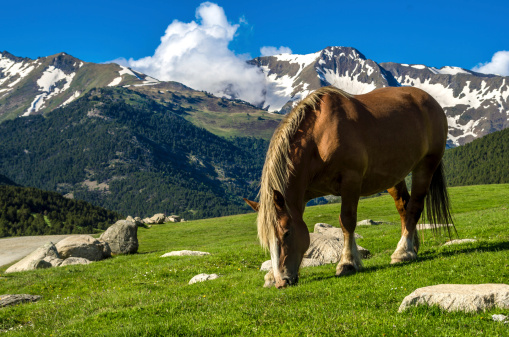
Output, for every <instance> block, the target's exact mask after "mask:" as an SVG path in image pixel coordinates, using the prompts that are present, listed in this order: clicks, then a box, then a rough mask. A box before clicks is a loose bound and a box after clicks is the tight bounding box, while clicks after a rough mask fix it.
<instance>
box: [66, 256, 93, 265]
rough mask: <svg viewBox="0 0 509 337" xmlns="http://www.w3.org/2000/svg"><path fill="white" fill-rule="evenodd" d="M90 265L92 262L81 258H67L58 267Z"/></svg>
mask: <svg viewBox="0 0 509 337" xmlns="http://www.w3.org/2000/svg"><path fill="white" fill-rule="evenodd" d="M90 263H92V261H90V260H87V259H85V258H83V257H69V258H67V259H65V260H64V261H63V262H62V263H61V264H60V267H65V266H71V265H75V264H90Z"/></svg>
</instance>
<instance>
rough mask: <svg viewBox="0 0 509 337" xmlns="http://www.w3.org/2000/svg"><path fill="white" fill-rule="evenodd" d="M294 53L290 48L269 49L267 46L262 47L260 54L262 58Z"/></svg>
mask: <svg viewBox="0 0 509 337" xmlns="http://www.w3.org/2000/svg"><path fill="white" fill-rule="evenodd" d="M291 53H292V50H291V49H290V48H288V47H283V46H281V47H279V48H276V47H268V46H265V47H261V48H260V54H261V55H262V56H273V55H279V54H291Z"/></svg>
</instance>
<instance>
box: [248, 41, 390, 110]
mask: <svg viewBox="0 0 509 337" xmlns="http://www.w3.org/2000/svg"><path fill="white" fill-rule="evenodd" d="M249 63H250V64H252V65H255V66H257V67H259V68H260V69H261V70H262V71H263V73H264V74H265V77H266V80H267V94H266V100H265V102H264V103H263V106H264V108H266V109H268V110H269V111H279V110H282V111H281V112H282V113H287V112H289V111H290V110H291V108H292V106H293V103H294V102H296V101H299V100H301V99H303V98H304V97H306V96H307V95H308V94H309V93H310V92H312V91H314V90H316V89H319V88H320V87H323V86H328V85H333V86H336V87H338V88H341V89H343V90H345V91H347V92H349V93H351V94H362V93H366V92H370V91H372V90H373V89H376V88H380V87H386V86H397V85H398V83H397V82H396V80H395V79H394V78H393V77H392V75H391V74H390V73H388V72H387V71H385V70H384V69H383V68H381V67H380V66H379V65H378V64H377V63H376V62H374V61H372V60H368V59H366V57H365V56H364V55H362V54H361V53H360V52H359V51H358V50H357V49H355V48H348V47H328V48H325V49H324V50H321V51H319V52H316V53H313V54H307V55H293V54H281V55H276V56H264V57H258V58H255V59H253V60H251V61H249Z"/></svg>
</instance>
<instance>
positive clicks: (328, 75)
mask: <svg viewBox="0 0 509 337" xmlns="http://www.w3.org/2000/svg"><path fill="white" fill-rule="evenodd" d="M355 69H357V68H355ZM316 70H317V72H318V76H319V77H320V79H321V80H324V81H326V82H328V83H330V84H331V85H333V86H335V87H336V88H339V89H341V90H344V91H346V92H348V93H350V94H353V95H361V94H366V93H368V92H370V91H373V90H375V89H376V85H375V84H374V83H373V82H372V83H365V82H361V81H359V79H358V78H359V76H360V75H361V74H362V72H358V73H357V74H356V75H348V72H346V74H345V76H340V75H339V74H338V73H336V72H334V71H333V70H332V69H325V71H323V70H322V69H316ZM352 73H355V70H354V71H353V72H352Z"/></svg>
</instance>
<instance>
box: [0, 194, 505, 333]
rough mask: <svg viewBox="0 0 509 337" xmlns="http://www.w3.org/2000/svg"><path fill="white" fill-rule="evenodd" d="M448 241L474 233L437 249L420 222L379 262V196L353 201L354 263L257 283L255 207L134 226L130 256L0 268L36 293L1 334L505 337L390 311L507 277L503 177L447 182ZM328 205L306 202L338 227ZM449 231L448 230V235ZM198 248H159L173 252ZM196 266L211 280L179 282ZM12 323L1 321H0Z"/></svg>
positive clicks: (312, 216)
mask: <svg viewBox="0 0 509 337" xmlns="http://www.w3.org/2000/svg"><path fill="white" fill-rule="evenodd" d="M449 193H450V198H451V203H452V213H453V217H454V220H455V225H456V229H457V232H458V236H459V238H471V239H477V240H478V241H477V242H474V243H468V244H462V245H453V246H443V243H445V242H446V241H448V240H449V237H448V235H447V234H445V233H442V234H437V235H433V234H432V233H431V232H430V231H429V230H426V231H421V232H420V237H421V249H420V252H419V255H418V259H417V261H414V262H411V263H402V264H397V265H391V264H390V255H391V254H392V252H393V251H394V249H395V248H396V244H397V242H398V240H399V238H400V222H399V216H398V214H397V211H396V209H395V207H394V203H393V200H392V198H391V197H390V196H388V195H382V196H380V197H376V198H370V199H364V200H361V201H360V204H359V212H358V220H362V219H368V218H369V219H373V220H375V221H386V222H389V224H383V225H378V226H371V227H358V228H357V231H356V232H357V233H359V234H361V235H362V236H363V238H362V239H359V240H358V242H357V243H358V244H359V245H361V246H362V247H364V248H366V249H368V250H370V251H371V254H372V257H371V258H370V259H367V260H364V270H363V271H362V272H360V273H357V274H355V275H351V276H348V277H342V278H336V277H335V276H334V273H335V268H336V266H335V265H334V264H329V265H325V266H320V267H311V268H304V269H301V272H300V280H299V284H298V285H297V286H293V287H289V288H286V289H282V290H278V289H275V288H270V289H266V288H263V287H262V285H263V276H264V273H263V272H260V271H259V267H260V265H261V263H262V262H263V261H265V260H267V259H269V258H270V257H269V254H268V253H267V252H264V251H263V250H262V248H261V247H260V246H259V243H258V240H257V236H256V224H255V219H256V214H254V213H250V214H244V215H236V216H228V217H222V218H214V219H207V220H197V221H190V222H185V223H168V224H164V225H155V226H153V227H151V228H139V230H138V238H139V242H140V249H139V253H138V254H136V255H131V256H117V257H114V258H111V259H108V260H104V261H100V262H95V263H93V264H91V265H85V266H68V267H63V268H52V269H45V270H37V271H30V272H23V273H13V274H4V273H3V272H4V271H5V269H7V267H8V266H4V267H1V268H0V295H1V294H25V293H26V294H34V295H42V299H41V300H40V301H39V302H36V303H30V304H22V305H18V306H15V307H7V308H2V309H0V334H2V332H5V331H6V330H8V331H7V332H6V333H5V336H228V335H236V336H237V335H238V336H250V335H260V336H269V335H281V336H324V335H333V336H338V335H345V336H474V335H486V336H507V335H509V324H502V323H500V322H494V321H493V320H492V319H491V315H492V314H505V315H509V309H505V310H502V309H493V310H491V311H489V312H480V313H459V312H456V313H448V312H444V311H442V310H440V309H439V308H437V307H431V308H430V307H417V308H414V309H410V310H407V311H405V312H403V313H398V308H399V305H400V303H401V301H402V300H403V298H404V297H405V296H407V295H408V294H410V293H411V292H412V291H414V290H415V289H417V288H420V287H424V286H430V285H436V284H442V283H461V284H471V283H475V284H479V283H505V284H509V258H508V252H509V226H508V222H509V211H508V208H509V185H508V184H500V185H479V186H468V187H453V188H450V189H449ZM339 209H340V204H330V205H322V206H314V207H308V208H307V210H306V213H305V216H304V219H305V221H306V223H307V225H308V227H309V229H310V230H311V231H312V230H313V227H314V224H315V223H318V222H325V223H329V224H331V225H334V226H339V224H338V214H339ZM454 238H456V236H454V237H453V239H454ZM182 249H190V250H200V251H206V252H210V253H211V255H210V256H192V257H167V258H161V257H160V256H161V255H162V254H164V253H166V252H170V251H173V250H182ZM200 273H217V274H219V275H220V276H221V277H220V278H218V279H216V280H212V281H207V282H203V283H197V284H193V285H188V282H189V280H190V279H191V278H192V277H193V276H195V275H197V274H200ZM9 329H12V330H9Z"/></svg>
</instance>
